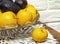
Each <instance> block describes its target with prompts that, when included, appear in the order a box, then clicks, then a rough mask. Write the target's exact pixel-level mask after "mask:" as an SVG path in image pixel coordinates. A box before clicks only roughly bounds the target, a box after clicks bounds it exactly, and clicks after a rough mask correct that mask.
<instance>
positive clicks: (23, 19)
mask: <svg viewBox="0 0 60 44" xmlns="http://www.w3.org/2000/svg"><path fill="white" fill-rule="evenodd" d="M31 19H32V15H31V13H30V12H29V11H26V9H22V10H20V11H19V12H18V13H17V23H18V25H20V26H23V25H29V24H31Z"/></svg>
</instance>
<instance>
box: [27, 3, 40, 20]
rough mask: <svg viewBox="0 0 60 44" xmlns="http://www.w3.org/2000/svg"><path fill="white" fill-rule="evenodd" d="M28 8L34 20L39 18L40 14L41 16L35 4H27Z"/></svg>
mask: <svg viewBox="0 0 60 44" xmlns="http://www.w3.org/2000/svg"><path fill="white" fill-rule="evenodd" d="M26 9H27V11H29V12H31V14H32V16H33V19H32V21H34V20H36V19H37V18H38V16H39V14H38V11H37V9H36V8H35V7H34V6H33V5H31V4H27V6H26Z"/></svg>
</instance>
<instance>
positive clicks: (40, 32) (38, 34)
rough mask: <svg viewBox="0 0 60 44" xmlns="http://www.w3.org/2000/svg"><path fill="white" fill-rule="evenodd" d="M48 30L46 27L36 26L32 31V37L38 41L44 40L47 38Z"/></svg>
mask: <svg viewBox="0 0 60 44" xmlns="http://www.w3.org/2000/svg"><path fill="white" fill-rule="evenodd" d="M47 37H48V32H47V31H46V29H45V28H35V29H34V30H33V32H32V39H33V40H35V41H37V42H43V41H45V40H46V39H47Z"/></svg>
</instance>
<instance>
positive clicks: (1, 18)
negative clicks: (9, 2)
mask: <svg viewBox="0 0 60 44" xmlns="http://www.w3.org/2000/svg"><path fill="white" fill-rule="evenodd" d="M15 25H16V16H15V14H14V13H13V12H11V11H8V12H4V13H2V14H1V15H0V27H5V26H7V28H8V27H9V28H12V27H14V26H15Z"/></svg>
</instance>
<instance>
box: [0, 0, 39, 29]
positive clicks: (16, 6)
mask: <svg viewBox="0 0 60 44" xmlns="http://www.w3.org/2000/svg"><path fill="white" fill-rule="evenodd" d="M0 9H1V10H0V27H11V28H12V27H14V26H16V25H19V26H26V25H30V24H32V23H33V22H34V21H35V20H37V18H38V16H39V14H38V12H37V9H36V8H35V7H34V6H33V5H31V4H27V1H26V0H16V1H15V2H13V1H12V0H1V1H0Z"/></svg>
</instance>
